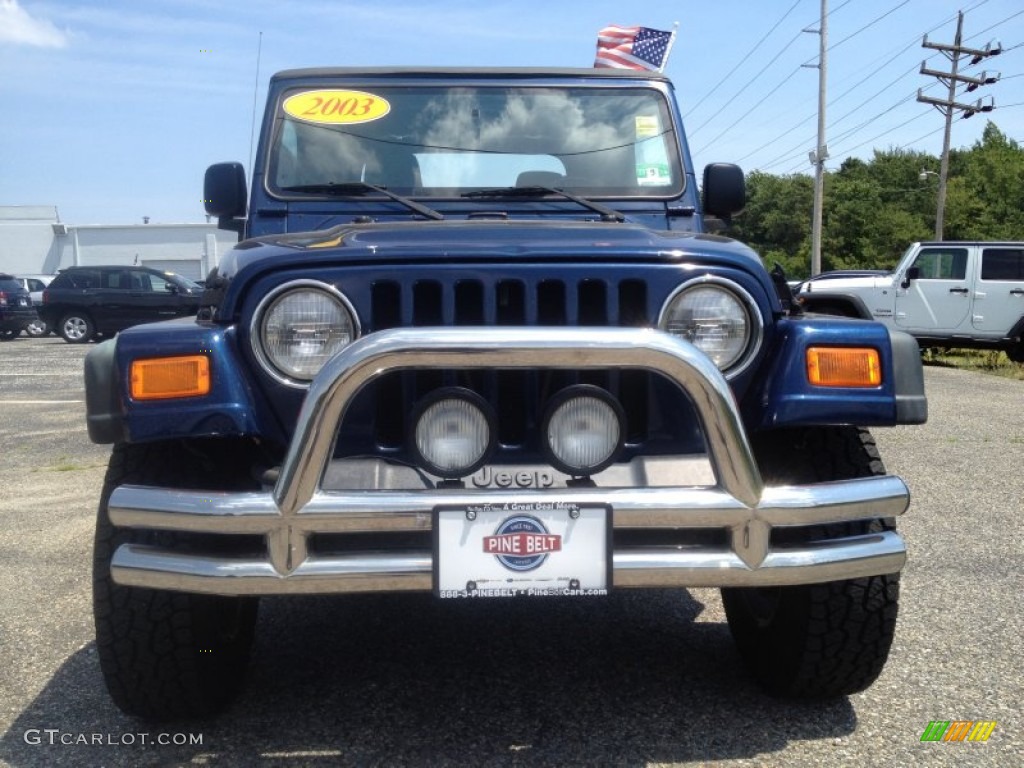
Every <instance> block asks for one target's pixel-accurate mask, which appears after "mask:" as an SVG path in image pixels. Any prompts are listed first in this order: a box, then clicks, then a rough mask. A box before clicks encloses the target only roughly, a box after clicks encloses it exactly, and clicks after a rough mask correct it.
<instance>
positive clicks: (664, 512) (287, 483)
mask: <svg viewBox="0 0 1024 768" xmlns="http://www.w3.org/2000/svg"><path fill="white" fill-rule="evenodd" d="M454 368H461V369H469V368H477V369H516V368H520V369H529V368H547V369H570V370H587V369H590V370H594V369H617V368H632V369H641V370H646V371H649V372H652V373H656V374H660V375H662V376H664V377H666V378H668V379H670V380H671V381H673V382H675V383H676V384H677V385H678V386H679V387H680V388H681V389H682V390H683V391H684V392H686V393H687V395H688V396H689V398H690V399H691V401H692V402H693V405H694V408H695V410H696V412H697V415H698V418H699V420H700V422H701V424H702V427H703V431H704V435H705V442H706V444H707V449H708V458H709V461H710V463H711V467H712V470H713V472H714V475H715V478H716V483H717V485H716V486H715V487H708V488H703V487H698V488H694V487H658V488H612V489H608V488H600V489H586V488H577V489H572V490H571V491H566V490H564V489H563V490H560V491H536V490H534V491H515V492H509V491H477V492H470V491H465V490H450V489H443V490H441V489H435V490H429V491H338V490H330V491H325V490H322V489H321V488H320V485H321V480H322V478H323V475H324V472H325V470H326V467H327V465H328V463H329V461H330V458H331V456H332V454H333V452H334V446H335V441H336V440H337V439H339V436H338V432H339V429H338V425H339V424H341V423H342V420H343V419H344V416H345V412H346V410H347V408H348V406H349V404H350V403H351V402H352V400H353V399H354V397H355V396H356V394H357V393H358V392H359V391H360V390H361V389H362V388H363V387H364V386H366V385H367V384H368V383H369V382H371V381H373V380H374V379H376V378H378V377H380V376H382V375H384V374H386V373H389V372H391V371H397V370H410V369H415V370H426V369H454ZM541 499H542V500H544V501H555V502H558V501H567V502H576V503H584V502H587V501H595V502H597V501H600V502H601V503H605V504H609V505H610V506H611V507H612V509H613V510H614V515H613V520H614V527H615V528H616V529H624V528H648V529H650V528H666V529H679V528H687V527H691V528H697V527H703V528H708V527H720V528H728V529H729V531H730V543H729V547H728V548H719V549H715V548H697V547H694V548H689V547H687V548H684V549H679V548H672V547H666V548H659V547H645V548H631V549H629V550H618V549H617V550H616V551H615V552H614V553H613V585H614V586H650V587H653V586H742V585H751V586H753V585H775V584H799V583H811V582H819V581H830V580H834V579H839V578H855V577H860V576H868V575H875V574H879V573H889V572H894V571H898V570H899V569H900V568H901V567H902V566H903V564H904V562H905V560H906V552H905V547H904V545H903V541H902V539H901V538H900V537H899V536H898V535H897V534H895V533H893V532H883V533H877V534H865V535H863V536H853V537H848V538H846V539H832V540H827V541H822V542H808V543H807V544H804V545H800V546H787V547H785V548H779V549H777V550H771V551H770V546H769V544H770V542H769V539H770V533H771V527H772V526H774V525H815V524H826V523H834V522H842V521H847V520H857V519H866V518H879V517H894V516H897V515H901V514H903V512H904V511H905V510H906V508H907V506H908V504H909V493H908V491H907V488H906V486H905V485H904V484H903V482H902V480H900V479H899V478H897V477H892V476H884V477H870V478H862V479H856V480H845V481H837V482H831V483H821V484H816V485H808V486H785V487H777V488H765V487H764V485H763V482H762V479H761V476H760V473H759V472H758V469H757V465H756V462H755V460H754V457H753V454H752V452H751V449H750V445H749V443H748V441H747V438H746V435H745V432H744V429H743V426H742V423H741V420H740V417H739V412H738V408H737V405H736V403H735V400H734V398H733V395H732V391H731V390H730V389H729V386H728V384H727V382H726V381H725V378H724V377H723V376H722V374H721V373H720V372H719V371H718V369H717V368H716V367H715V366H714V365H713V364H712V363H711V361H710V360H709V359H708V358H707V357H706V356H705V355H703V354H702V353H700V352H699V351H698V350H697V349H696V348H695V347H693V346H692V345H690V344H688V343H686V342H684V341H681V340H679V339H676V338H675V337H673V336H670V335H668V334H665V333H662V332H660V331H654V330H649V329H624V328H623V329H620V328H611V329H609V328H599V329H598V328H594V329H587V328H571V329H566V328H508V329H493V328H448V327H446V328H418V329H397V330H389V331H381V332H379V333H374V334H371V335H369V336H366V337H364V338H362V339H359V340H358V341H356V342H354V343H353V344H351V345H350V346H348V347H346V348H345V349H344V350H342V351H341V352H340V353H339V354H338V355H336V356H335V357H334V358H332V359H331V360H330V361H329V362H328V363H327V364H326V365H325V366H324V368H323V370H321V372H320V373H319V374H318V375H317V376H316V378H315V379H314V381H313V382H312V384H311V386H310V390H309V393H308V394H307V396H306V400H305V402H304V404H303V407H302V410H301V412H300V414H299V418H298V422H297V427H296V431H295V435H294V437H293V439H292V441H291V444H290V445H289V448H288V452H287V455H286V457H285V460H284V463H283V464H282V467H281V472H280V475H279V478H278V481H277V484H276V485H275V487H274V489H273V491H272V492H245V493H218V492H199V491H182V490H172V489H161V488H148V487H139V486H121V487H119V488H117V489H115V490H114V492H113V494H112V495H111V498H110V504H109V508H110V510H109V511H110V517H111V521H112V522H113V524H114V525H116V526H119V527H130V528H134V527H138V528H148V529H158V530H179V531H197V532H215V533H224V534H232V533H233V534H261V535H263V536H265V537H266V541H267V549H268V553H269V557H267V558H260V557H256V558H237V557H215V556H204V555H196V554H189V553H179V552H174V551H169V550H166V549H160V548H158V547H152V546H147V545H137V544H127V545H122V546H121V547H120V548H119V549H118V550H117V552H115V554H114V558H113V562H112V574H113V577H114V580H115V581H117V582H118V583H120V584H124V585H130V586H140V587H149V588H155V589H177V590H185V591H190V592H209V593H217V594H286V593H312V592H354V591H401V590H429V589H430V588H431V586H432V559H433V555H432V553H431V552H430V551H429V550H427V551H416V552H402V553H387V552H384V553H372V554H368V553H353V554H341V555H327V556H325V555H317V554H310V553H309V552H308V550H307V542H308V537H309V536H310V535H311V534H313V533H344V532H388V531H391V532H394V531H425V530H430V528H431V525H432V511H433V509H434V508H435V507H436V506H438V505H442V504H443V505H452V504H455V505H463V504H467V503H479V502H480V501H481V500H486V501H488V502H491V503H493V504H502V503H505V502H513V501H515V502H524V501H531V500H541Z"/></svg>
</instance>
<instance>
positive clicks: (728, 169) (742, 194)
mask: <svg viewBox="0 0 1024 768" xmlns="http://www.w3.org/2000/svg"><path fill="white" fill-rule="evenodd" d="M746 204H747V187H746V182H745V181H744V180H743V171H742V170H741V169H740V167H739V166H738V165H733V164H732V163H711V164H710V165H708V166H706V167H705V168H704V212H705V213H708V214H711V215H712V216H718V217H720V218H723V219H728V218H729V217H730V216H732V215H733V214H734V213H739V212H740V211H742V210H743V208H744V206H745V205H746Z"/></svg>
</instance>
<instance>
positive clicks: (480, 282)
mask: <svg viewBox="0 0 1024 768" xmlns="http://www.w3.org/2000/svg"><path fill="white" fill-rule="evenodd" d="M370 300H371V306H370V307H369V308H367V309H368V312H367V316H368V319H369V320H370V330H374V331H377V330H383V329H386V328H396V327H403V326H404V327H409V326H414V327H426V326H434V325H455V326H474V325H480V326H494V325H498V326H526V325H531V326H532V325H537V326H560V327H573V326H590V327H600V326H625V327H644V326H649V325H653V324H654V318H652V317H651V315H650V311H649V307H648V301H649V296H648V289H647V284H646V283H645V282H644V281H643V280H639V279H624V280H618V281H606V280H603V279H581V280H566V279H562V278H559V277H551V278H545V279H541V280H537V281H535V282H534V281H531V280H521V279H514V278H505V279H494V280H490V279H486V278H484V279H478V278H465V279H461V280H457V281H454V282H453V283H451V284H450V285H449V284H445V283H442V282H440V281H437V280H417V279H405V280H401V279H399V280H380V281H376V282H374V283H373V285H372V287H371V292H370ZM576 383H591V384H595V385H597V386H600V387H602V388H604V389H607V390H608V391H609V392H611V393H612V394H613V395H614V396H615V397H617V398H618V399H619V401H620V402H621V403H622V406H623V408H624V409H625V411H626V417H627V430H628V432H627V435H626V440H627V442H629V443H634V444H635V443H639V442H643V441H644V440H646V439H648V438H649V437H650V434H651V433H650V429H651V426H650V419H651V418H656V415H655V413H654V412H653V411H652V409H651V406H650V404H649V400H650V398H651V397H652V396H653V394H654V393H653V391H652V389H651V378H650V375H649V374H647V373H644V372H642V371H609V372H605V371H587V372H577V371H538V372H534V371H518V370H516V371H462V372H445V371H415V372H413V371H409V372H403V373H399V374H389V375H387V376H384V377H382V378H381V380H380V381H378V382H377V383H376V384H375V385H374V389H373V392H374V397H373V400H374V401H375V403H374V408H373V413H374V424H373V433H374V436H375V442H376V443H377V445H379V446H381V447H382V448H387V449H401V447H402V446H403V445H404V444H405V440H406V435H407V433H408V430H409V428H410V427H411V425H410V424H409V423H408V416H409V414H410V413H411V411H412V408H413V405H414V404H415V402H416V401H417V400H418V399H420V398H422V397H424V396H426V395H427V394H428V393H429V392H431V391H432V390H434V389H436V388H438V387H440V386H444V385H451V384H458V385H460V386H466V387H469V388H470V389H473V390H474V391H476V392H478V393H480V394H481V395H482V396H483V397H484V398H485V399H487V400H488V401H489V402H491V404H492V405H493V407H494V409H495V412H496V413H497V415H498V430H499V440H500V442H501V443H502V444H504V445H506V446H522V447H529V446H528V445H527V444H528V443H529V442H530V441H531V435H532V434H533V432H534V431H535V430H536V429H537V428H539V424H540V419H541V415H542V414H541V413H540V411H541V410H542V409H543V407H544V405H545V403H546V402H547V401H548V400H549V399H550V398H551V397H552V396H553V395H554V394H555V393H556V392H558V391H559V390H561V389H563V388H565V387H567V386H570V385H572V384H576Z"/></svg>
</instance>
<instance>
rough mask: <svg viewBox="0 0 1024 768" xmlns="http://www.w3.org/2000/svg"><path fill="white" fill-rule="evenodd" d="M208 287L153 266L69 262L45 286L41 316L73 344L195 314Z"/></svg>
mask: <svg viewBox="0 0 1024 768" xmlns="http://www.w3.org/2000/svg"><path fill="white" fill-rule="evenodd" d="M201 294H202V288H200V287H199V286H198V285H196V284H195V283H193V282H192V281H191V280H188V279H187V278H184V277H182V276H181V275H177V274H175V273H173V272H163V271H161V270H158V269H151V268H149V267H124V266H99V267H69V268H68V269H65V270H62V271H61V272H60V273H59V274H58V275H57V276H56V277H55V278H54V279H53V282H52V283H50V285H49V286H48V287H47V288H46V289H45V290H44V291H43V303H42V306H41V307H40V308H39V316H40V318H41V319H42V321H43V322H44V323H46V324H47V326H49V327H50V328H53V329H54V331H55V332H56V333H58V334H60V335H61V336H62V337H63V338H64V340H65V341H67V342H69V343H71V344H81V343H84V342H87V341H89V340H90V339H92V338H94V337H95V336H97V335H110V334H114V333H117V332H118V331H121V330H124V329H125V328H128V327H130V326H133V325H139V324H141V323H150V322H154V321H157V320H167V319H170V318H175V317H188V316H190V315H195V314H196V312H197V311H198V310H199V297H200V295H201Z"/></svg>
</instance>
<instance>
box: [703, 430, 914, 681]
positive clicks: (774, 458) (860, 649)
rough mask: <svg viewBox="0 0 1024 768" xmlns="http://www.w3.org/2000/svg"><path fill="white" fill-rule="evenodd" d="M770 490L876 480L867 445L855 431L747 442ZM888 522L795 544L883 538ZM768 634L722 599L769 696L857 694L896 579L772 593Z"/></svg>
mask: <svg viewBox="0 0 1024 768" xmlns="http://www.w3.org/2000/svg"><path fill="white" fill-rule="evenodd" d="M752 443H753V448H754V452H755V455H756V456H757V458H758V462H759V466H760V468H761V472H762V474H763V476H764V477H765V479H766V481H767V482H769V483H773V484H776V483H810V482H821V481H825V480H837V479H846V478H854V477H867V476H871V475H881V474H885V467H884V466H883V464H882V460H881V457H880V456H879V453H878V448H877V446H876V444H875V441H874V438H873V437H872V436H871V434H870V432H868V431H867V430H866V429H861V428H857V427H845V426H844V427H815V428H807V429H796V430H779V431H775V432H772V433H763V434H760V435H757V436H755V437H754V439H753V440H752ZM894 528H895V523H894V521H893V520H891V519H878V520H872V521H863V522H854V523H848V524H841V525H830V526H822V527H820V528H818V529H816V530H813V531H811V532H809V533H807V532H804V533H803V534H802V535H803V536H805V537H810V538H821V537H823V536H825V537H830V538H831V537H837V536H848V535H856V534H861V533H867V532H870V531H880V530H883V529H884V530H892V529H894ZM781 593H782V595H783V597H782V600H781V602H780V603H779V606H778V609H777V612H776V614H775V616H774V617H773V618H772V621H771V626H770V627H768V628H765V627H758V626H757V625H756V623H755V621H754V619H753V618H752V617H751V616H750V615H749V613H748V612H747V611H746V610H745V608H744V602H743V595H742V590H740V589H723V590H722V598H723V601H724V603H725V607H726V613H727V617H728V619H729V625H730V629H731V630H732V632H733V636H734V638H735V639H736V643H737V646H738V648H739V650H740V654H741V656H742V657H743V658H744V661H745V662H746V664H747V666H748V668H749V669H750V670H751V672H752V673H753V674H754V676H755V677H756V678H757V680H758V682H759V683H760V684H761V686H762V687H763V688H764V689H765V690H766V691H767V692H768V693H770V694H772V695H775V696H779V697H787V698H801V699H820V698H833V697H838V696H844V695H849V694H852V693H856V692H858V691H862V690H864V689H865V688H867V687H868V686H869V685H871V684H872V683H873V682H874V681H875V680H876V679H877V677H878V675H879V674H880V673H881V671H882V668H883V667H884V665H885V662H886V659H887V657H888V654H889V649H890V647H891V645H892V641H893V637H894V634H895V630H896V616H897V612H898V599H899V574H898V573H891V574H884V575H881V576H872V577H867V578H860V579H849V580H843V581H834V582H828V583H824V584H812V585H804V586H795V587H784V588H781Z"/></svg>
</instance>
